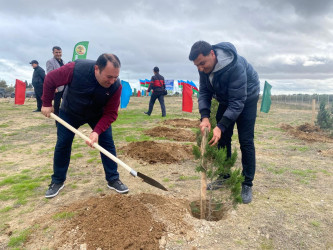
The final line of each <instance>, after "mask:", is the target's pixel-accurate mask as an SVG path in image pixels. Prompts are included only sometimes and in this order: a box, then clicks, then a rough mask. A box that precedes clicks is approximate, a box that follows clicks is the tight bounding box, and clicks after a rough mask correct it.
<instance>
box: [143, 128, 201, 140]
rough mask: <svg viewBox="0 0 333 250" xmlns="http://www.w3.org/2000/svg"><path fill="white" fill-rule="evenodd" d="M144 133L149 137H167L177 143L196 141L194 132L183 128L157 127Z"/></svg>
mask: <svg viewBox="0 0 333 250" xmlns="http://www.w3.org/2000/svg"><path fill="white" fill-rule="evenodd" d="M144 133H145V134H146V135H149V136H153V137H165V138H167V139H172V140H175V141H191V142H194V141H195V134H194V133H193V132H192V131H190V130H186V129H181V128H167V127H155V128H152V129H149V130H146V131H144Z"/></svg>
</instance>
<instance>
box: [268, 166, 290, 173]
mask: <svg viewBox="0 0 333 250" xmlns="http://www.w3.org/2000/svg"><path fill="white" fill-rule="evenodd" d="M267 170H268V171H269V172H271V173H273V174H283V173H285V172H286V171H287V170H288V169H286V168H274V167H269V168H267Z"/></svg>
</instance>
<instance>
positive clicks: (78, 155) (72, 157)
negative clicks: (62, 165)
mask: <svg viewBox="0 0 333 250" xmlns="http://www.w3.org/2000/svg"><path fill="white" fill-rule="evenodd" d="M82 157H83V154H82V153H76V154H73V155H72V156H71V160H76V159H79V158H82Z"/></svg>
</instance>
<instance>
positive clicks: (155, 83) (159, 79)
mask: <svg viewBox="0 0 333 250" xmlns="http://www.w3.org/2000/svg"><path fill="white" fill-rule="evenodd" d="M150 90H154V92H162V91H163V90H165V83H164V77H163V76H162V75H160V74H159V73H157V74H156V75H153V76H152V78H151V80H150V84H149V88H148V90H147V91H148V92H150Z"/></svg>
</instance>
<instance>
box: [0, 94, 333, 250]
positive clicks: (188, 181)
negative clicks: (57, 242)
mask: <svg viewBox="0 0 333 250" xmlns="http://www.w3.org/2000/svg"><path fill="white" fill-rule="evenodd" d="M165 99H166V107H167V117H166V118H162V117H161V111H160V107H159V103H158V102H157V103H156V104H155V107H154V111H153V114H152V116H150V117H148V116H146V115H144V114H143V111H146V110H147V108H148V102H149V98H146V97H142V98H131V100H130V103H129V106H128V108H127V109H124V110H120V112H119V117H118V120H117V121H116V122H115V123H114V124H113V136H114V140H115V144H116V147H117V148H118V147H122V146H126V145H127V144H128V143H130V142H136V141H144V140H155V141H164V138H153V137H149V136H147V135H145V134H144V133H143V131H144V130H145V129H149V128H153V127H155V126H156V125H158V124H160V123H161V122H162V121H164V120H166V119H174V118H188V119H199V113H198V109H197V101H196V100H194V109H193V113H183V112H182V111H181V97H166V98H165ZM35 107H36V103H35V101H34V100H27V101H26V103H25V105H22V106H17V105H14V104H13V100H11V99H0V113H1V115H0V249H24V248H26V249H31V248H30V247H29V244H28V245H25V242H26V243H28V242H27V239H28V238H29V235H30V233H31V232H32V231H33V230H38V225H37V229H36V227H34V224H33V221H34V220H35V219H36V218H38V217H40V216H41V215H45V214H48V213H52V214H53V219H54V220H61V219H66V218H70V217H71V216H73V214H63V213H59V211H58V209H59V208H60V207H62V206H66V205H68V204H71V203H72V202H74V201H77V200H84V199H86V198H88V197H90V196H94V195H97V194H100V193H103V192H111V191H108V190H107V189H106V187H105V186H106V185H105V184H106V182H105V180H104V172H103V169H102V167H101V161H100V156H99V153H98V151H96V150H92V149H90V148H88V147H87V146H86V145H85V143H84V142H82V140H81V139H80V138H75V139H74V143H73V150H72V158H71V165H70V167H69V171H68V179H67V181H66V188H65V189H64V190H63V191H62V192H61V193H60V195H59V196H58V197H57V198H55V199H51V200H48V199H45V198H44V193H45V191H46V189H47V186H48V184H49V183H50V175H51V174H52V161H53V150H54V145H55V141H56V127H55V123H54V121H53V120H52V119H48V118H45V117H44V116H42V115H41V114H40V113H33V112H32V110H34V109H35ZM311 118H312V113H311V110H307V109H295V106H292V105H290V106H287V105H283V106H277V105H272V107H271V111H270V112H269V113H268V114H265V113H258V117H257V123H256V133H255V144H256V152H257V172H256V177H255V182H254V188H253V191H254V199H253V202H252V203H251V204H249V205H239V206H238V207H237V208H235V209H232V210H230V211H229V213H228V216H226V218H225V219H223V220H221V221H219V222H202V223H201V222H198V220H196V219H193V225H194V228H198V230H197V231H196V232H197V235H199V236H198V237H195V238H194V239H188V240H184V239H183V238H181V236H179V239H178V238H177V239H174V238H172V237H171V238H170V241H169V242H168V245H167V246H169V248H168V249H191V247H196V248H197V249H333V240H332V230H333V155H332V153H331V152H333V151H332V150H333V143H330V142H327V143H323V142H311V143H310V142H306V141H303V140H300V139H297V138H294V137H293V136H291V135H289V134H287V133H286V132H285V131H283V130H282V129H280V127H279V124H281V123H286V124H290V125H291V126H297V125H301V124H304V123H306V122H310V121H311ZM80 131H81V132H83V133H84V134H86V135H89V133H90V132H91V130H90V128H89V127H88V126H86V125H85V126H83V127H81V128H80ZM233 139H234V144H233V145H234V146H235V147H236V148H237V150H238V153H239V154H238V155H239V157H238V160H237V164H236V165H237V166H238V167H240V157H241V154H240V151H239V146H238V142H237V132H236V130H235V135H234V137H233ZM183 143H184V142H183ZM184 144H185V143H184ZM325 152H326V153H325ZM119 158H120V159H122V160H123V161H124V162H126V163H128V164H129V165H130V166H131V167H133V168H134V169H136V170H139V171H143V172H144V173H147V174H148V175H149V176H151V177H152V178H156V179H157V180H159V181H160V182H162V183H163V185H166V186H167V187H168V189H169V193H168V195H169V196H174V197H177V198H182V199H186V200H189V201H193V200H194V199H196V198H198V197H199V196H198V192H199V187H200V177H199V174H198V173H196V172H195V170H194V169H195V166H196V162H195V161H194V160H193V161H192V160H191V161H184V162H180V163H179V164H169V165H167V164H158V165H154V166H153V165H150V164H147V163H143V162H140V161H136V160H133V159H130V158H128V157H126V156H125V155H123V154H122V153H121V152H120V153H119ZM119 172H120V175H121V176H122V180H123V181H124V182H125V183H128V186H129V188H130V189H131V194H133V195H135V194H140V193H145V192H149V193H156V194H159V195H163V194H162V193H161V192H159V191H158V190H155V189H154V188H151V187H149V186H147V185H143V184H140V183H138V182H135V181H133V180H132V179H133V178H132V177H131V176H129V175H128V173H127V172H126V170H123V169H119ZM174 173H177V174H174ZM203 227H205V228H206V229H207V230H205V231H200V230H199V229H200V228H203ZM41 230H42V229H41ZM221 241H223V243H221ZM46 249H47V248H46Z"/></svg>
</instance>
